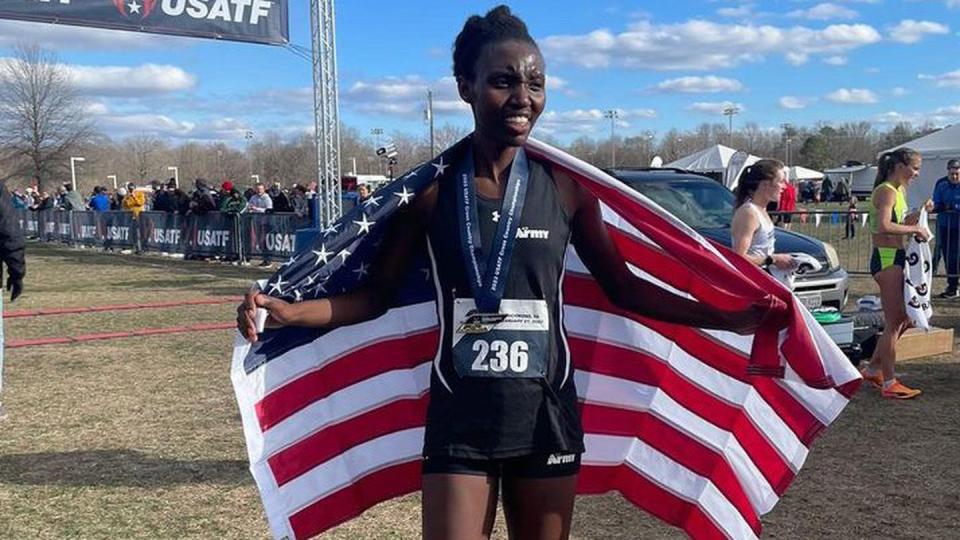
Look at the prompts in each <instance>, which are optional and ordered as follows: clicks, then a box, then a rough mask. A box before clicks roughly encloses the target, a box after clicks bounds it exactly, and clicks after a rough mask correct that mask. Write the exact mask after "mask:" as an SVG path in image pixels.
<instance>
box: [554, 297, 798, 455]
mask: <svg viewBox="0 0 960 540" xmlns="http://www.w3.org/2000/svg"><path fill="white" fill-rule="evenodd" d="M564 309H565V310H566V317H567V319H566V321H567V323H566V324H567V330H568V331H569V333H570V334H571V335H575V336H582V337H583V338H584V339H595V340H596V341H601V342H606V343H610V344H614V345H617V346H620V347H624V348H627V349H633V350H636V351H639V352H642V353H646V354H649V355H651V356H653V357H656V358H659V359H660V360H662V361H663V362H664V363H665V364H666V365H668V366H670V367H671V368H672V369H673V370H674V371H675V372H677V373H678V374H680V375H682V376H683V377H684V378H686V379H687V380H688V381H690V382H692V383H694V384H696V385H697V386H699V387H700V388H702V389H703V390H705V391H707V392H709V393H711V394H713V395H714V396H716V397H717V398H719V399H721V400H723V401H726V402H727V403H730V404H731V405H733V406H736V407H739V408H741V409H742V410H743V411H744V413H745V414H746V415H747V417H748V418H749V419H750V420H751V422H753V424H754V425H755V426H757V428H758V429H759V430H760V432H761V433H763V435H764V436H765V437H766V438H767V439H768V440H769V441H770V443H771V444H772V445H773V447H774V448H775V449H776V450H777V451H778V453H779V454H780V456H781V457H782V458H783V459H784V461H785V462H786V463H787V465H788V466H789V467H790V468H791V470H793V471H794V472H796V471H797V470H799V468H800V466H801V465H803V462H804V460H805V459H806V457H807V447H806V446H804V444H803V442H801V441H800V440H799V439H798V438H797V436H796V434H794V433H793V431H792V430H791V429H790V428H789V427H788V426H787V425H786V424H785V423H784V422H783V420H782V419H781V418H780V416H779V415H778V414H777V412H776V411H775V410H774V409H773V408H772V407H771V406H770V405H769V404H768V403H767V402H766V401H765V400H764V399H763V397H762V396H760V395H759V394H758V393H757V391H756V389H754V388H753V387H752V386H750V385H748V384H745V383H743V382H741V381H739V380H736V379H734V378H732V377H729V376H728V375H726V374H724V373H721V372H719V371H717V370H715V369H714V368H712V367H710V366H708V365H706V364H704V363H703V362H701V361H700V360H698V359H697V358H695V357H693V356H690V355H689V354H688V353H687V352H686V351H684V350H683V349H681V348H680V347H678V346H677V345H676V344H675V343H674V342H672V341H670V340H668V339H667V338H665V337H663V336H662V335H660V334H659V333H657V332H655V331H653V330H651V329H650V328H648V327H646V326H644V325H642V324H640V323H638V322H636V321H633V320H630V319H626V318H624V317H620V316H617V315H612V314H609V313H605V312H602V311H596V310H592V309H587V308H581V307H575V306H567V307H566V308H564Z"/></svg>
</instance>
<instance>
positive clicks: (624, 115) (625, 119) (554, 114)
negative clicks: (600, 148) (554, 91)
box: [537, 109, 657, 135]
mask: <svg viewBox="0 0 960 540" xmlns="http://www.w3.org/2000/svg"><path fill="white" fill-rule="evenodd" d="M616 111H617V120H616V125H617V127H618V128H620V129H627V128H629V127H631V126H632V123H631V122H632V121H638V120H644V119H650V118H656V116H657V111H655V110H653V109H616ZM605 112H606V111H604V110H601V109H572V110H568V111H553V110H550V111H546V112H544V113H543V114H542V115H540V119H539V120H538V121H537V129H538V130H540V131H541V132H543V133H546V134H549V135H554V134H561V133H562V134H564V135H569V134H581V135H589V134H594V133H601V132H604V133H606V132H607V130H609V129H610V120H609V119H608V118H606V117H605V116H604V113H605Z"/></svg>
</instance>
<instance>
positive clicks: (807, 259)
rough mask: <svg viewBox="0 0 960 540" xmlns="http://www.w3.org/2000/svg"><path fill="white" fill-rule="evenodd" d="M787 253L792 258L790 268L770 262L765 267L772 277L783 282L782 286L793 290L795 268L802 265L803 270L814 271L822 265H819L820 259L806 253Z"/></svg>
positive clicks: (797, 268)
mask: <svg viewBox="0 0 960 540" xmlns="http://www.w3.org/2000/svg"><path fill="white" fill-rule="evenodd" d="M789 255H790V256H791V257H792V258H793V266H792V267H791V268H789V269H787V270H783V269H781V268H778V267H777V266H775V265H772V264H771V265H770V266H769V267H768V268H767V272H770V275H771V276H773V277H774V279H776V280H777V281H779V282H780V283H783V285H784V287H786V288H788V289H790V290H791V291H793V282H794V280H795V279H796V277H797V270H799V269H800V268H801V267H804V272H816V271H818V270H820V268H822V266H821V265H820V261H818V260H817V259H815V258H814V257H813V256H811V255H808V254H806V253H790V254H789Z"/></svg>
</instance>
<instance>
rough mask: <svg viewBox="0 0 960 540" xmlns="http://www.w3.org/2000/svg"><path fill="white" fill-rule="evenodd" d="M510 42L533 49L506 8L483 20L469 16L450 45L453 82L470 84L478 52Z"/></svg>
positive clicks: (523, 29) (523, 27) (520, 24)
mask: <svg viewBox="0 0 960 540" xmlns="http://www.w3.org/2000/svg"><path fill="white" fill-rule="evenodd" d="M511 39H515V40H519V41H525V42H527V43H530V44H531V45H533V46H534V47H536V46H537V44H536V42H535V41H533V38H532V37H530V33H529V32H528V31H527V25H526V24H524V22H523V21H522V20H520V18H519V17H517V16H516V15H514V14H513V13H511V12H510V8H509V7H507V6H504V5H499V6H497V7H495V8H493V9H491V10H490V11H488V12H487V14H486V15H484V16H483V17H481V16H479V15H473V16H471V17H470V18H469V19H467V22H465V23H464V24H463V30H461V31H460V33H459V34H458V35H457V39H456V40H455V41H454V43H453V75H454V77H456V78H457V79H460V78H463V79H466V80H473V78H474V76H475V75H476V72H475V70H474V66H475V65H476V63H477V59H478V58H479V57H480V51H481V50H483V47H484V46H486V45H488V44H490V43H497V42H500V41H508V40H511Z"/></svg>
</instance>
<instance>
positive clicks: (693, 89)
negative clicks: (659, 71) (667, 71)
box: [652, 75, 743, 94]
mask: <svg viewBox="0 0 960 540" xmlns="http://www.w3.org/2000/svg"><path fill="white" fill-rule="evenodd" d="M652 90H656V91H658V92H666V93H686V94H714V93H717V92H739V91H741V90H743V84H742V83H741V82H740V81H738V80H736V79H727V78H723V77H717V76H715V75H708V76H706V77H679V78H676V79H667V80H665V81H663V82H660V83H658V84H656V85H655V86H653V87H652Z"/></svg>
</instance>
